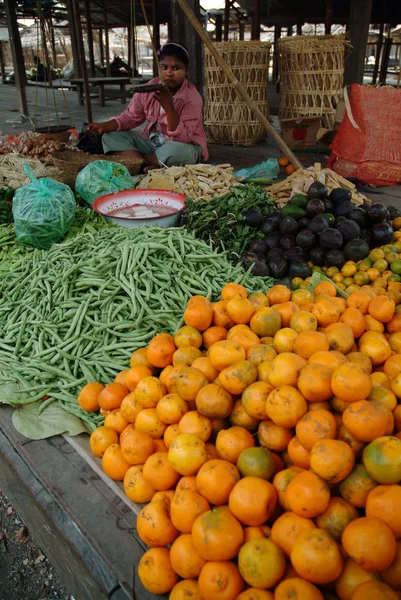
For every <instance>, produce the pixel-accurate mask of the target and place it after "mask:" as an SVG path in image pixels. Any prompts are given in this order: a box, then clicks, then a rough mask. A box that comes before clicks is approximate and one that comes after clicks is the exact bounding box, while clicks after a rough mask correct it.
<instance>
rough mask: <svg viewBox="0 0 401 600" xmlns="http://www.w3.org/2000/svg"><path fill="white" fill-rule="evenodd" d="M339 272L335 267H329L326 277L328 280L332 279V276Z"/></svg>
mask: <svg viewBox="0 0 401 600" xmlns="http://www.w3.org/2000/svg"><path fill="white" fill-rule="evenodd" d="M339 272H340V270H339V269H338V268H337V267H330V268H329V269H327V273H326V275H327V277H329V278H330V279H333V277H334V275H336V274H337V273H339Z"/></svg>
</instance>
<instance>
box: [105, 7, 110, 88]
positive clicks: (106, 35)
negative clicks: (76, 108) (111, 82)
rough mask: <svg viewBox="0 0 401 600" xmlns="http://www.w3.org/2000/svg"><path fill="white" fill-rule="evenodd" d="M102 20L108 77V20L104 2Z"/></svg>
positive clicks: (108, 73)
mask: <svg viewBox="0 0 401 600" xmlns="http://www.w3.org/2000/svg"><path fill="white" fill-rule="evenodd" d="M103 22H104V36H105V42H106V43H105V49H106V75H107V77H110V45H109V20H108V18H107V9H106V3H105V2H104V3H103Z"/></svg>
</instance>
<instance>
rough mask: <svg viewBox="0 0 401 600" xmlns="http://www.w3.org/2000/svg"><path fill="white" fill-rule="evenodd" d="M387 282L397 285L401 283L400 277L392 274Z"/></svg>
mask: <svg viewBox="0 0 401 600" xmlns="http://www.w3.org/2000/svg"><path fill="white" fill-rule="evenodd" d="M387 281H397V282H398V283H399V282H400V281H401V275H396V274H395V273H394V275H390V277H389V278H388V279H387Z"/></svg>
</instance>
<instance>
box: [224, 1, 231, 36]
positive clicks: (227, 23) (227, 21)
mask: <svg viewBox="0 0 401 600" xmlns="http://www.w3.org/2000/svg"><path fill="white" fill-rule="evenodd" d="M230 5H231V2H230V0H225V5H224V41H225V42H228V32H229V29H230Z"/></svg>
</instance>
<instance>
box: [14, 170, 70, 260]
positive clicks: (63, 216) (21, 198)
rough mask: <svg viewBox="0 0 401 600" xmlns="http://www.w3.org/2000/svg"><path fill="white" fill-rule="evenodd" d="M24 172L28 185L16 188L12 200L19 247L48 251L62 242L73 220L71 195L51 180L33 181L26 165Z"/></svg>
mask: <svg viewBox="0 0 401 600" xmlns="http://www.w3.org/2000/svg"><path fill="white" fill-rule="evenodd" d="M24 170H25V173H26V174H27V176H28V177H29V179H30V180H31V183H29V184H28V185H24V186H23V187H21V188H19V189H18V190H17V191H16V192H15V196H14V198H13V206H12V211H13V217H14V225H15V234H16V236H17V240H18V241H19V242H21V244H26V245H28V246H34V247H35V248H39V249H41V250H47V249H48V248H50V246H52V245H53V244H55V243H56V242H59V241H60V240H61V238H62V237H63V236H64V235H65V234H66V233H67V231H68V230H69V228H70V226H71V223H72V221H73V220H74V215H75V209H76V202H75V198H74V194H73V193H72V191H71V190H70V188H69V187H68V186H67V185H65V184H64V183H59V182H58V181H55V180H54V179H51V178H50V177H43V179H36V177H35V175H34V173H33V171H32V169H31V168H30V167H28V165H25V166H24Z"/></svg>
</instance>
